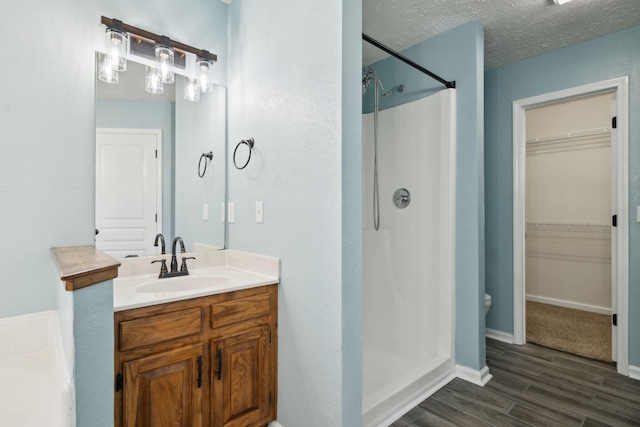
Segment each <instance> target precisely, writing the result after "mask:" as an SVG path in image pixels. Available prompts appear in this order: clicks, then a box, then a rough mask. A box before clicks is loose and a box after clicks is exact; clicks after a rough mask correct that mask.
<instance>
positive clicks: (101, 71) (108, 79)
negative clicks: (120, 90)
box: [98, 53, 119, 84]
mask: <svg viewBox="0 0 640 427" xmlns="http://www.w3.org/2000/svg"><path fill="white" fill-rule="evenodd" d="M114 65H115V64H114V63H113V61H112V60H111V57H110V56H109V55H107V54H104V53H101V54H100V56H99V58H98V78H99V79H100V80H102V81H103V82H105V83H112V84H115V83H118V81H119V75H118V71H117V70H116V67H115V66H114Z"/></svg>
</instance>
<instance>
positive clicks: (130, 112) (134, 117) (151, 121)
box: [96, 99, 176, 241]
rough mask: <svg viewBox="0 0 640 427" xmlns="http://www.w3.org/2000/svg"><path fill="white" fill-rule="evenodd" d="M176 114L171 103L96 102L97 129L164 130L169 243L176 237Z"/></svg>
mask: <svg viewBox="0 0 640 427" xmlns="http://www.w3.org/2000/svg"><path fill="white" fill-rule="evenodd" d="M175 112H176V108H175V103H173V102H169V101H166V102H158V101H133V100H122V99H98V100H96V127H97V128H125V129H162V234H164V237H165V239H166V240H167V241H169V240H172V239H173V236H174V235H175V234H174V224H175V220H174V211H175V209H174V188H175V176H174V172H173V171H174V160H173V159H174V155H175V145H174V142H173V141H174V140H175V130H174V127H173V124H174V123H175ZM167 171H171V172H167Z"/></svg>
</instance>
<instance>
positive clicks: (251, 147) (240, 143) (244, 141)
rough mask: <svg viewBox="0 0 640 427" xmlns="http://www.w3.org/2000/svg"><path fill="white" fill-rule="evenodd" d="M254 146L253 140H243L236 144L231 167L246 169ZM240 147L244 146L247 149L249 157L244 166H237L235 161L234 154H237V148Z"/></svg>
mask: <svg viewBox="0 0 640 427" xmlns="http://www.w3.org/2000/svg"><path fill="white" fill-rule="evenodd" d="M254 144H255V141H254V140H253V138H248V139H243V140H242V141H240V142H238V145H236V149H235V150H233V165H234V166H235V167H236V169H244V168H246V167H247V165H248V164H249V160H251V152H252V151H253V145H254ZM241 145H246V146H247V147H249V157H248V158H247V161H246V162H245V164H244V165H242V166H238V162H237V161H236V154H238V148H240V146H241Z"/></svg>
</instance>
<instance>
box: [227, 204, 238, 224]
mask: <svg viewBox="0 0 640 427" xmlns="http://www.w3.org/2000/svg"><path fill="white" fill-rule="evenodd" d="M227 219H228V221H229V224H234V223H235V222H236V204H235V203H234V202H229V204H228V205H227Z"/></svg>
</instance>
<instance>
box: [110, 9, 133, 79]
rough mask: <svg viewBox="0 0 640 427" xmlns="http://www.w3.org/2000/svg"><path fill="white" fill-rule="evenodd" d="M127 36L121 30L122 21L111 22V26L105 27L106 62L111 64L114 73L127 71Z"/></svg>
mask: <svg viewBox="0 0 640 427" xmlns="http://www.w3.org/2000/svg"><path fill="white" fill-rule="evenodd" d="M128 42H129V34H127V33H126V32H125V31H124V30H123V29H122V21H119V20H117V19H114V20H113V26H111V27H107V29H106V31H105V46H104V49H105V50H104V51H105V53H106V60H109V61H112V62H113V65H112V67H113V69H114V70H115V71H126V70H127V50H128V49H127V47H128Z"/></svg>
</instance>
